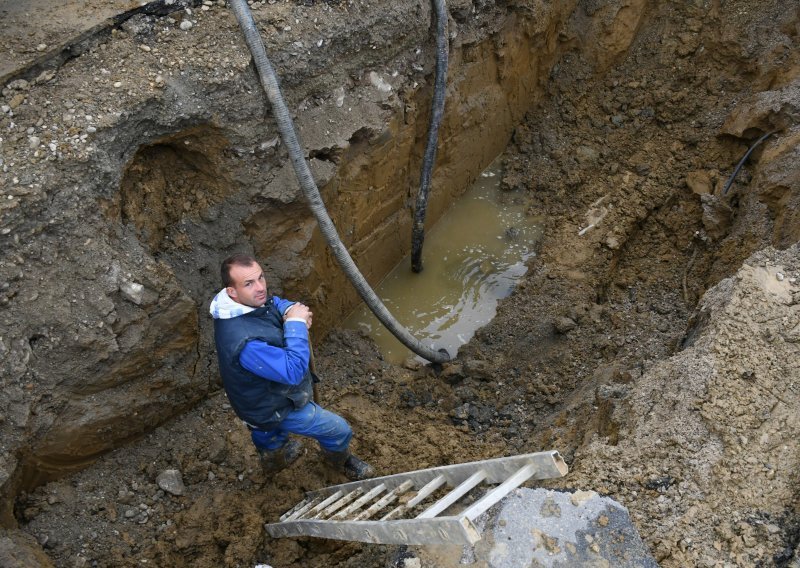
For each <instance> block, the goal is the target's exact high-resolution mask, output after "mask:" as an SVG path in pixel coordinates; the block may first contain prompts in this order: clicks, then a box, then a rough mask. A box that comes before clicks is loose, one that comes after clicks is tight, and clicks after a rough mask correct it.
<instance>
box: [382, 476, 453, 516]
mask: <svg viewBox="0 0 800 568" xmlns="http://www.w3.org/2000/svg"><path fill="white" fill-rule="evenodd" d="M446 482H447V480H446V479H445V477H444V475H439V476H437V477H435V478H434V479H432V480H431V481H429V482H428V483H427V484H425V486H424V487H422V489H420V490H419V491H418V492H417V496H416V497H414V498H413V499H411V500H410V501H409V502H408V503H404V504H402V505H400V506H398V507H396V508H394V509H392V510H391V511H389V513H387V514H386V515H384V516H383V517H382V518H381V520H382V521H388V520H389V519H391V518H394V517H397V516H398V515H400V514H401V513H405V512H406V511H408V510H410V509H413V508H414V507H416V506H417V505H418V504H419V503H422V502H423V501H424V500H425V499H427V498H428V497H430V496H431V495H432V494H433V492H434V491H436V490H437V489H439V488H440V487H441V486H442V485H444V484H445V483H446Z"/></svg>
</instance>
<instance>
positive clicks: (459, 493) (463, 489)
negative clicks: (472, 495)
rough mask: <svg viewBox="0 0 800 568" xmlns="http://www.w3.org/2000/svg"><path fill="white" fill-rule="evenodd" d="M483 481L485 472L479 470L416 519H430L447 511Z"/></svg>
mask: <svg viewBox="0 0 800 568" xmlns="http://www.w3.org/2000/svg"><path fill="white" fill-rule="evenodd" d="M484 479H486V471H485V470H483V469H481V470H479V471H476V472H475V473H473V474H472V475H470V476H469V477H468V478H467V479H465V480H464V481H463V482H462V483H461V485H459V486H458V487H456V488H455V489H453V490H452V491H451V492H450V493H448V494H447V495H445V496H444V497H442V498H441V499H439V500H438V501H437V502H436V503H434V504H433V505H431V506H430V507H428V508H427V509H426V510H425V511H423V512H422V513H421V514H420V515H417V517H416V518H417V519H431V518H433V517H435V516H436V515H438V514H439V513H441V512H442V511H444V510H445V509H447V508H448V507H449V506H450V505H452V504H453V503H455V502H456V501H458V500H459V499H461V497H463V496H464V495H466V494H467V493H469V491H470V490H471V489H472V488H473V487H475V486H476V485H479V484H480V483H481V482H482V481H483V480H484Z"/></svg>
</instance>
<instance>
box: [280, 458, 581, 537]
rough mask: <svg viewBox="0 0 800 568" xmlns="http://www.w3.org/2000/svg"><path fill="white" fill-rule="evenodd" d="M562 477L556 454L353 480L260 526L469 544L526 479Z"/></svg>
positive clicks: (283, 531)
mask: <svg viewBox="0 0 800 568" xmlns="http://www.w3.org/2000/svg"><path fill="white" fill-rule="evenodd" d="M567 471H568V468H567V464H566V463H564V460H563V459H562V458H561V456H560V455H559V453H558V452H557V451H549V452H538V453H535V454H524V455H520V456H511V457H506V458H496V459H491V460H484V461H477V462H471V463H464V464H457V465H447V466H442V467H433V468H429V469H421V470H418V471H412V472H408V473H398V474H396V475H387V476H385V477H377V478H374V479H367V480H365V481H354V482H352V483H345V484H343V485H334V486H332V487H326V488H325V489H320V490H318V491H311V492H309V493H307V494H306V497H305V499H303V500H302V501H301V502H300V503H298V504H297V505H295V506H294V507H292V508H291V509H290V510H289V511H287V512H286V513H284V514H283V515H282V516H281V518H280V521H279V522H277V523H271V524H267V525H265V528H266V530H267V532H268V533H269V534H270V536H272V537H273V538H277V537H286V536H314V537H319V538H330V539H337V540H353V541H359V542H372V543H381V544H474V543H475V542H477V541H479V540H480V538H481V536H480V533H479V531H478V529H477V528H476V526H475V524H474V522H473V521H474V520H475V519H476V518H477V517H478V516H479V515H480V514H481V513H483V512H485V511H486V510H487V509H489V507H491V506H492V505H494V504H495V503H497V502H498V501H500V499H502V498H503V497H505V496H506V495H508V493H509V492H511V491H513V490H514V489H516V488H517V487H519V486H520V485H522V484H523V483H525V482H526V481H527V480H529V479H550V478H554V477H562V476H564V475H566V474H567ZM481 485H496V487H494V488H491V489H488V488H487V489H485V490H482V489H480V488H479V487H480V486H481ZM431 501H432V502H431ZM429 502H430V503H429ZM390 506H393V507H390ZM387 510H388V512H386V511H387ZM376 519H377V520H376Z"/></svg>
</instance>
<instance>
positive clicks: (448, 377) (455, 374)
mask: <svg viewBox="0 0 800 568" xmlns="http://www.w3.org/2000/svg"><path fill="white" fill-rule="evenodd" d="M439 376H440V377H441V378H442V379H443V380H444V381H445V382H446V383H450V384H451V385H452V384H455V383H458V382H460V381H462V380H463V379H464V367H463V365H460V364H458V363H445V364H444V368H443V369H442V372H441V373H440V374H439Z"/></svg>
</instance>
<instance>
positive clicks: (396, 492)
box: [353, 479, 414, 521]
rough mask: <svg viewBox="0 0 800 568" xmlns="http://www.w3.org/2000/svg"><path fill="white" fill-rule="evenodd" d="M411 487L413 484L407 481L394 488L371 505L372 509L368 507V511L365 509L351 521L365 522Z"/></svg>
mask: <svg viewBox="0 0 800 568" xmlns="http://www.w3.org/2000/svg"><path fill="white" fill-rule="evenodd" d="M413 485H414V483H413V482H412V481H411V480H410V479H409V480H408V481H404V482H403V483H401V484H400V485H398V486H397V487H395V488H394V489H392V490H391V491H389V493H387V494H386V495H384V496H383V498H381V499H380V500H378V502H376V503H375V504H374V505H372V507H370V508H369V509H367V510H366V511H364V512H363V513H361V514H360V515H357V516H356V518H355V519H353V520H354V521H366V520H367V519H369V518H370V517H371V516H372V515H374V514H375V513H377V512H378V511H380V510H381V509H383V508H384V507H386V506H387V505H388V504H389V503H392V502H394V500H395V499H397V498H398V497H399V496H400V495H402V494H403V493H405V492H406V491H408V490H409V489H411V487H413Z"/></svg>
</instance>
